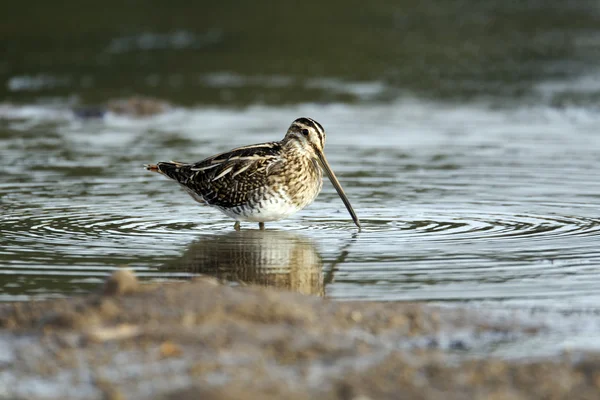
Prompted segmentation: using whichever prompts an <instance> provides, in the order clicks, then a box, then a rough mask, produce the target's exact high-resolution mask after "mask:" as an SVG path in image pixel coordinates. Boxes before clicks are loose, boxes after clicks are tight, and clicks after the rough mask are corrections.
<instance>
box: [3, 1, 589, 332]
mask: <svg viewBox="0 0 600 400" xmlns="http://www.w3.org/2000/svg"><path fill="white" fill-rule="evenodd" d="M599 63H600V3H599V2H598V1H595V0H594V1H591V0H590V1H587V0H578V1H566V0H544V1H541V0H523V1H519V2H515V1H512V2H508V1H499V0H498V1H493V0H487V1H477V0H419V1H417V0H397V1H388V0H374V1H369V2H366V1H356V0H349V1H339V0H330V1H303V2H292V1H286V0H283V1H277V2H261V1H253V2H243V1H230V0H222V1H219V2H214V1H211V2H207V1H195V2H189V1H181V0H171V1H151V0H148V1H132V0H125V1H124V0H119V1H115V0H105V1H102V2H81V1H71V0H65V1H59V2H57V1H29V2H10V4H7V5H5V6H4V7H3V11H2V13H1V14H0V158H1V160H2V163H1V165H0V172H1V174H0V176H2V179H1V180H0V207H1V208H2V218H1V220H0V238H1V240H2V246H0V288H1V289H0V300H4V301H14V300H29V299H40V298H47V297H55V296H64V295H70V294H74V293H87V292H89V291H91V290H96V288H97V287H98V285H99V284H100V283H101V282H102V280H103V278H104V276H106V274H107V273H108V272H109V271H111V270H113V269H115V268H119V267H121V266H128V267H129V268H132V269H134V270H136V274H138V275H139V276H141V277H142V278H143V279H149V280H163V279H186V278H188V277H190V276H192V275H194V274H196V273H208V274H212V275H216V276H219V277H221V278H223V279H227V280H230V281H233V282H235V283H234V284H238V283H240V282H242V283H256V284H265V285H276V286H277V285H279V286H282V287H286V288H288V289H291V290H299V291H302V292H303V293H313V294H317V295H321V296H327V297H331V298H335V299H340V300H347V299H367V300H391V301H413V300H423V301H435V302H438V303H442V304H451V303H455V302H469V303H472V304H474V305H480V304H483V305H485V306H486V307H490V306H495V307H549V308H557V309H561V310H562V309H570V310H571V309H580V308H586V309H588V308H591V309H593V310H596V309H597V308H598V304H599V302H600V295H599V294H598V287H600V273H599V272H598V271H600V268H599V267H600V250H599V247H598V243H599V239H600V237H599V236H600V220H599V219H598V202H599V199H600V179H598V176H599V175H598V170H599V168H600V146H599V145H598V143H599V141H598V126H599V123H600V118H599V113H598V101H599V100H600V79H599V78H600V74H599V72H598V65H599ZM300 116H310V117H313V118H315V119H316V120H318V121H319V122H321V123H322V124H323V126H325V129H326V130H327V132H328V136H327V145H326V153H327V155H328V159H329V161H330V163H331V164H332V166H333V169H334V170H335V171H336V173H337V175H338V177H339V178H340V181H341V183H342V185H343V186H344V188H345V190H346V192H347V194H348V196H349V198H350V201H351V203H352V204H353V206H354V208H355V209H356V211H357V214H358V216H359V217H360V219H361V221H362V223H363V231H362V232H361V233H360V234H357V233H356V230H355V228H354V227H353V224H352V222H351V220H350V218H349V216H348V215H347V213H346V210H345V208H344V206H343V204H342V202H341V201H340V199H339V198H338V197H337V195H336V193H335V191H334V190H333V188H332V187H331V185H329V184H328V183H326V184H325V186H324V189H323V193H322V194H321V195H320V196H319V197H318V199H317V200H316V203H315V204H314V205H312V206H310V207H308V208H307V209H305V210H303V211H302V212H300V213H298V214H297V215H295V216H293V217H291V218H289V219H288V220H285V221H280V222H277V223H273V224H269V225H268V226H267V227H268V228H269V229H271V230H272V231H269V232H270V233H268V234H240V235H236V234H235V233H232V232H231V231H232V221H231V220H229V219H228V218H226V217H225V216H224V215H222V214H220V213H219V212H217V211H215V210H212V209H209V208H206V207H200V206H198V205H197V204H196V203H195V202H193V201H192V200H191V199H190V198H189V197H188V196H187V195H186V194H185V193H184V192H183V191H181V190H180V189H179V188H178V187H176V185H174V184H173V183H171V182H167V181H166V180H164V179H162V178H161V177H160V176H157V175H153V174H150V173H148V172H147V171H145V170H144V169H143V168H142V165H143V164H145V163H151V162H156V161H161V160H169V159H176V160H182V161H192V162H193V161H198V160H201V159H203V158H205V157H207V156H209V155H212V154H215V153H217V152H222V151H227V150H229V149H231V148H233V147H237V146H242V145H247V144H252V143H257V142H262V141H272V140H279V139H281V138H282V137H283V135H284V133H285V131H286V129H287V127H288V126H289V124H290V123H291V122H292V121H293V120H294V119H295V118H297V117H300ZM246 228H247V229H255V228H256V227H255V226H252V227H246ZM596 343H598V342H596Z"/></svg>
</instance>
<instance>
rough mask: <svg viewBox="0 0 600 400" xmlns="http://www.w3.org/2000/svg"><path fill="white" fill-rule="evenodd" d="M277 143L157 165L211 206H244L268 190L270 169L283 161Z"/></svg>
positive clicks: (165, 173)
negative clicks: (195, 159)
mask: <svg viewBox="0 0 600 400" xmlns="http://www.w3.org/2000/svg"><path fill="white" fill-rule="evenodd" d="M280 150H281V145H280V144H279V143H278V142H271V143H263V144H257V145H253V146H246V147H239V148H237V149H233V150H231V151H229V152H227V153H222V154H218V155H215V156H212V157H209V158H207V159H205V160H202V161H200V162H197V163H194V164H184V163H177V162H169V163H158V164H157V167H158V169H159V171H160V172H161V173H163V174H164V175H166V176H168V177H170V178H172V179H174V180H176V181H178V182H179V183H181V184H182V185H185V186H186V187H188V188H189V189H191V190H192V191H194V192H195V193H197V194H198V195H199V196H201V197H202V199H203V200H204V201H205V202H206V203H208V204H211V205H216V206H220V207H224V208H231V207H236V206H240V205H243V204H245V203H248V202H249V201H251V200H252V198H253V197H256V196H260V195H261V194H263V192H264V191H265V190H266V187H267V183H268V182H267V179H268V170H269V168H270V167H271V166H272V165H273V164H276V163H277V162H278V161H279V159H280Z"/></svg>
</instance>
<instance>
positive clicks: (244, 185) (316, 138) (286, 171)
mask: <svg viewBox="0 0 600 400" xmlns="http://www.w3.org/2000/svg"><path fill="white" fill-rule="evenodd" d="M324 144H325V131H324V130H323V127H322V126H321V124H319V123H318V122H317V121H315V120H313V119H310V118H298V119H297V120H295V121H294V122H293V123H292V125H291V126H290V128H289V129H288V131H287V133H286V135H285V137H284V138H283V140H281V141H279V142H269V143H260V144H255V145H251V146H245V147H238V148H236V149H233V150H231V151H228V152H226V153H221V154H217V155H215V156H212V157H209V158H207V159H205V160H202V161H199V162H197V163H191V164H188V163H182V162H177V161H170V162H159V163H158V164H156V165H154V164H151V165H147V166H146V168H147V169H148V170H150V171H155V172H159V173H161V174H163V175H165V176H167V177H169V178H171V179H173V180H175V181H177V182H178V183H179V184H181V185H182V186H183V187H184V189H186V191H187V192H188V193H189V194H190V195H191V196H192V197H193V198H194V199H195V200H196V201H198V202H200V203H202V204H208V205H210V206H212V207H216V208H218V209H219V210H221V211H222V212H223V213H225V214H226V215H228V216H230V217H231V218H233V219H235V220H236V221H237V222H236V224H235V227H236V229H239V221H252V222H259V224H260V227H261V228H263V227H264V222H269V221H278V220H280V219H283V218H285V217H288V216H290V215H292V214H294V213H296V212H298V211H299V210H301V209H303V208H304V207H306V206H307V205H309V204H310V203H312V201H313V200H314V199H315V197H317V195H318V194H319V192H320V191H321V187H322V186H323V169H325V171H326V172H327V175H328V176H329V177H330V179H331V182H332V183H333V185H334V187H335V188H336V190H337V192H338V194H339V195H340V197H341V198H342V200H343V201H344V204H345V205H346V208H347V209H348V211H349V212H350V215H351V216H352V219H353V220H354V222H355V224H356V225H357V226H358V227H359V228H360V222H359V220H358V218H357V217H356V214H355V213H354V210H353V209H352V206H351V205H350V202H349V201H348V199H347V198H346V196H345V194H344V191H343V189H342V187H341V186H340V184H339V182H338V181H337V178H336V177H335V175H334V173H333V171H332V170H331V168H330V167H329V165H328V163H327V160H326V158H325V155H324V153H323V146H324Z"/></svg>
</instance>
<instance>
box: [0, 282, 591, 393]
mask: <svg viewBox="0 0 600 400" xmlns="http://www.w3.org/2000/svg"><path fill="white" fill-rule="evenodd" d="M0 326H1V327H2V330H1V331H0V397H1V398H28V399H37V398H44V399H54V398H56V399H58V398H78V399H101V398H110V399H146V398H165V399H193V398H194V399H195V398H212V399H239V398H261V399H269V398H288V399H308V398H324V399H386V398H390V399H392V398H403V399H465V398H469V399H496V400H499V399H597V398H599V397H598V396H599V393H600V357H598V356H597V355H594V354H586V353H583V354H581V353H580V354H577V355H575V354H564V355H560V356H555V357H552V358H545V359H531V358H527V359H513V360H506V359H505V360H503V359H499V358H493V357H487V356H482V354H483V353H481V352H480V353H478V352H476V351H473V349H476V348H484V347H485V346H492V345H493V344H494V343H502V342H507V341H518V340H523V339H524V338H530V337H535V336H536V335H538V334H539V333H540V332H543V331H544V330H545V329H546V328H545V327H544V326H542V325H539V324H536V323H534V322H531V323H525V322H523V321H517V320H516V319H511V318H506V316H504V317H502V318H495V317H491V316H489V315H483V314H482V313H477V312H475V311H473V310H469V309H459V308H439V307H433V306H427V305H423V304H404V303H401V304H399V303H377V302H334V301H329V300H327V299H322V298H319V297H312V296H305V295H301V294H298V293H292V292H284V291H277V290H274V289H266V288H260V287H254V286H248V287H230V286H226V285H221V284H220V283H219V282H218V281H216V280H215V279H213V278H197V279H195V280H193V281H192V282H181V283H168V284H144V285H140V284H139V283H138V282H137V280H136V279H135V277H134V276H133V275H132V274H131V273H129V272H128V271H125V270H121V271H118V272H117V273H115V274H114V275H113V277H111V278H110V279H109V280H107V282H106V284H105V285H104V287H103V288H102V290H101V291H100V292H99V293H98V294H92V295H89V296H86V297H75V298H70V299H59V300H51V301H42V302H29V303H13V304H5V305H2V306H0Z"/></svg>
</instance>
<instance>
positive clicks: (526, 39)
mask: <svg viewBox="0 0 600 400" xmlns="http://www.w3.org/2000/svg"><path fill="white" fill-rule="evenodd" d="M599 7H600V6H599V5H598V2H597V1H593V0H589V1H588V0H577V1H560V0H547V1H541V0H525V1H520V2H503V1H492V0H488V1H474V0H449V1H443V0H425V1H417V0H414V1H412V0H398V1H385V0H376V1H373V2H369V3H365V2H363V1H353V0H350V1H338V0H329V1H326V2H321V1H310V0H309V1H304V2H295V1H285V0H284V1H279V2H264V1H257V2H252V3H249V2H242V1H230V0H226V1H220V2H205V1H196V2H191V3H190V2H188V1H181V0H172V1H156V0H155V1H133V0H128V1H113V0H106V1H102V2H85V3H81V2H77V1H68V0H67V1H61V2H58V3H56V2H46V1H33V2H11V4H10V5H8V6H6V7H4V11H3V13H2V15H1V16H0V30H1V37H0V43H1V45H0V81H2V82H4V85H2V86H1V87H0V97H1V98H3V99H4V100H5V101H10V102H31V101H40V100H41V99H57V98H58V99H63V100H64V99H69V100H71V101H74V102H81V103H86V104H90V103H91V104H98V103H104V102H106V101H107V99H111V98H117V97H128V96H131V95H133V94H136V95H140V94H142V95H146V96H154V97H158V98H161V99H163V100H168V101H170V102H173V103H176V104H185V105H197V104H220V105H249V104H256V103H261V104H263V103H264V104H273V105H282V104H289V103H298V102H325V103H326V102H357V101H361V100H369V101H390V100H393V99H396V98H398V97H402V96H404V95H406V94H413V95H417V96H420V97H426V98H432V99H446V100H450V101H461V100H469V99H473V98H478V97H486V98H490V97H491V98H494V99H497V98H500V99H502V100H503V101H515V100H523V99H525V100H526V101H540V98H539V97H540V96H543V95H546V96H548V95H549V93H547V92H542V93H540V87H539V85H540V84H541V83H543V82H548V81H555V80H558V81H563V80H565V79H566V78H573V77H579V76H582V75H585V74H588V73H593V72H595V70H596V67H597V64H598V59H599V57H600V46H598V40H599V38H598V34H599V27H600V16H599V15H600V10H599ZM532 97H533V99H532ZM597 99H598V92H597V90H595V91H594V92H593V93H590V91H586V93H572V92H571V93H569V92H568V91H567V92H560V93H551V94H550V98H545V99H544V100H545V101H548V102H550V103H551V104H554V105H562V104H564V103H571V102H575V103H580V102H583V103H586V102H590V101H597Z"/></svg>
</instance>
